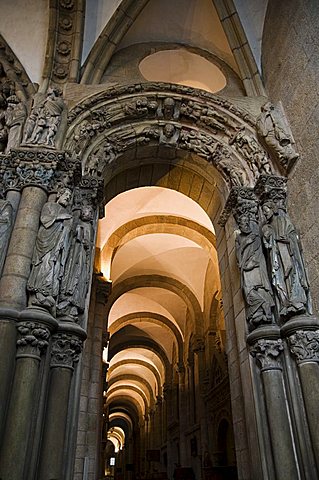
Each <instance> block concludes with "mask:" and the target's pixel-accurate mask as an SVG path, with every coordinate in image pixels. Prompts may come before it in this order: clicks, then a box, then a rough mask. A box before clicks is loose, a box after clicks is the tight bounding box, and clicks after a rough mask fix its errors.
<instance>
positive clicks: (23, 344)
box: [17, 322, 50, 357]
mask: <svg viewBox="0 0 319 480" xmlns="http://www.w3.org/2000/svg"><path fill="white" fill-rule="evenodd" d="M17 330H18V333H19V338H18V340H17V348H18V352H17V356H18V357H21V356H34V357H40V356H41V354H43V353H44V352H45V350H46V348H47V346H48V344H49V342H48V339H49V337H50V331H49V330H48V329H47V328H45V327H43V326H42V325H39V324H38V323H35V322H23V323H20V324H19V325H18V327H17Z"/></svg>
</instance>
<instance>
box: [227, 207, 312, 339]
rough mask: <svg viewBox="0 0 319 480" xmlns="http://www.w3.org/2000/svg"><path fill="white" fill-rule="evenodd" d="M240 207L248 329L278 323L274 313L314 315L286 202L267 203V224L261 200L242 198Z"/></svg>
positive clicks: (240, 252)
mask: <svg viewBox="0 0 319 480" xmlns="http://www.w3.org/2000/svg"><path fill="white" fill-rule="evenodd" d="M247 205H248V206H247ZM236 211H237V214H236V220H237V223H238V226H239V230H240V233H239V234H238V236H237V238H236V252H237V259H238V265H239V268H240V272H241V286H242V290H243V295H244V299H245V303H246V313H247V321H248V328H249V330H250V331H252V330H254V329H255V328H257V327H258V326H261V325H267V324H271V323H274V318H275V317H276V318H278V319H279V321H280V322H281V323H284V322H286V321H287V320H289V319H290V318H291V317H294V316H296V315H311V314H312V305H311V298H310V291H309V282H308V278H307V273H306V269H305V265H304V261H303V255H302V251H301V246H300V242H299V238H298V235H297V232H296V230H295V227H294V226H293V224H292V222H291V220H290V218H289V215H288V213H287V211H286V208H285V206H284V205H283V202H281V201H274V200H271V199H268V200H266V201H264V202H263V203H262V205H261V212H262V219H263V220H262V224H260V221H259V215H258V204H257V202H256V203H251V202H249V201H248V202H247V201H243V202H242V205H239V206H237V210H236ZM274 315H275V317H274Z"/></svg>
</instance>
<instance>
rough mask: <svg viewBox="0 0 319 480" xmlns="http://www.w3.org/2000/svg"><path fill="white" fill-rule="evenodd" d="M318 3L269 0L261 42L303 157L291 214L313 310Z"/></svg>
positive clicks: (317, 288)
mask: <svg viewBox="0 0 319 480" xmlns="http://www.w3.org/2000/svg"><path fill="white" fill-rule="evenodd" d="M318 38H319V2H318V0H289V1H282V0H270V1H269V5H268V10H267V15H266V21H265V26H264V34H263V44H262V66H263V78H264V82H265V85H266V89H267V92H268V94H269V96H270V98H271V100H272V101H273V102H278V101H281V102H282V104H283V107H284V110H285V113H286V115H287V117H288V120H289V122H290V125H291V129H292V132H293V135H294V138H295V141H296V145H297V148H298V151H299V153H300V160H299V162H298V163H297V166H296V168H295V170H294V171H293V172H292V173H291V174H290V179H289V183H288V190H289V199H288V201H289V204H288V207H289V213H290V215H291V218H292V220H293V222H294V223H295V225H296V227H297V228H298V229H299V232H300V235H301V240H302V244H303V249H304V253H305V258H306V263H307V268H308V272H309V279H310V285H311V291H312V297H313V301H314V308H315V311H316V312H318V307H319V255H318V251H319V188H318V185H319V163H318V162H319V155H318V152H319V135H318V128H319V43H318Z"/></svg>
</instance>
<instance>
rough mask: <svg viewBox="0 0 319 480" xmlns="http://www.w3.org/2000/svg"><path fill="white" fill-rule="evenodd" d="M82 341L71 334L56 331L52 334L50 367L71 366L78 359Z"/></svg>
mask: <svg viewBox="0 0 319 480" xmlns="http://www.w3.org/2000/svg"><path fill="white" fill-rule="evenodd" d="M82 346H83V342H82V341H81V340H79V339H78V338H77V337H75V336H73V335H69V334H67V333H57V334H55V335H53V336H52V349H51V363H50V366H51V367H65V368H73V366H74V363H77V362H78V361H79V357H80V354H81V352H82Z"/></svg>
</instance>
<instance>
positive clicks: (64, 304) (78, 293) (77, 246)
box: [57, 206, 93, 321]
mask: <svg viewBox="0 0 319 480" xmlns="http://www.w3.org/2000/svg"><path fill="white" fill-rule="evenodd" d="M92 222H93V209H92V207H90V206H83V207H82V209H81V213H80V218H79V219H78V221H77V222H76V223H75V226H74V228H73V237H72V242H71V247H70V251H69V255H68V260H67V263H66V267H65V273H64V275H63V278H62V281H61V287H60V294H59V300H58V304H57V314H58V315H59V316H69V317H72V318H73V319H74V321H76V320H78V315H79V314H81V313H82V312H83V311H84V307H85V300H86V294H87V291H88V286H89V275H90V267H91V258H92V252H93V226H92Z"/></svg>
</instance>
